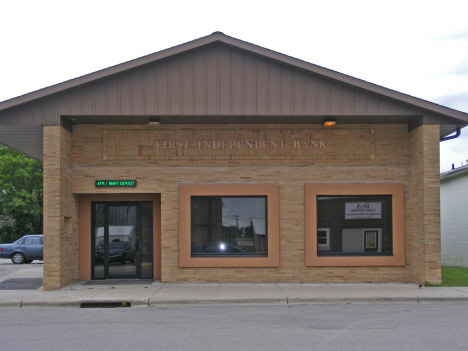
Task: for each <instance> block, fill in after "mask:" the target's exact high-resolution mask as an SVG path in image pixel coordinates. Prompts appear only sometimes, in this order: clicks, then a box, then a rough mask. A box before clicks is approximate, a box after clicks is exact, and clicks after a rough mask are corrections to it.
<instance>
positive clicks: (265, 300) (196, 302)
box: [148, 297, 288, 307]
mask: <svg viewBox="0 0 468 351" xmlns="http://www.w3.org/2000/svg"><path fill="white" fill-rule="evenodd" d="M215 304H269V305H273V304H275V305H287V304H288V299H287V298H286V297H285V298H263V297H262V298H250V297H248V298H218V299H217V298H208V299H196V300H195V299H179V300H171V299H165V300H162V299H155V298H151V299H149V303H148V306H149V307H154V306H162V305H215Z"/></svg>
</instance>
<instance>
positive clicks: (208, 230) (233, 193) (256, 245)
mask: <svg viewBox="0 0 468 351" xmlns="http://www.w3.org/2000/svg"><path fill="white" fill-rule="evenodd" d="M178 189H179V267H206V268H213V267H278V266H279V186H278V184H180V185H179V187H178Z"/></svg>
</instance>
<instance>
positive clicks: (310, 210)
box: [305, 183, 405, 267]
mask: <svg viewBox="0 0 468 351" xmlns="http://www.w3.org/2000/svg"><path fill="white" fill-rule="evenodd" d="M404 192H405V187H404V184H402V183H368V184H362V183H320V184H316V183H314V184H305V251H306V257H305V265H306V266H307V267H346V266H354V267H356V266H363V267H377V266H404V265H405V198H404ZM320 195H324V196H326V195H392V216H393V218H392V227H393V238H392V242H393V255H392V256H360V257H356V256H354V257H352V256H348V257H347V256H339V257H337V256H333V257H331V256H328V257H327V256H318V255H317V196H320Z"/></svg>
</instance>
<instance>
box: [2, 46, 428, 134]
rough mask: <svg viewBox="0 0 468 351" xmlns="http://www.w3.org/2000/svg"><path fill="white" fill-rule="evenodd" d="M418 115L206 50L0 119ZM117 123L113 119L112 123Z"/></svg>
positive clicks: (354, 91)
mask: <svg viewBox="0 0 468 351" xmlns="http://www.w3.org/2000/svg"><path fill="white" fill-rule="evenodd" d="M422 113H423V112H422V111H421V110H420V109H416V108H413V107H411V106H410V105H407V104H405V103H401V102H399V101H396V100H391V99H389V98H386V97H382V96H378V95H376V94H375V93H370V92H366V91H363V90H361V89H358V88H354V87H352V86H349V85H346V84H343V83H339V82H336V81H333V80H330V79H329V78H325V77H321V76H318V75H316V74H313V73H310V72H305V71H302V70H301V69H298V68H294V67H292V66H289V65H286V64H284V63H279V62H277V61H273V60H271V59H266V58H264V57H259V56H256V55H254V54H252V53H248V52H244V51H241V50H239V49H234V48H232V47H229V46H226V45H222V44H212V45H210V46H207V47H203V48H199V49H197V50H195V51H192V52H188V53H184V54H182V55H179V56H176V57H172V58H169V59H165V60H163V61H158V62H156V63H153V64H150V65H147V66H144V67H138V68H136V69H133V70H131V71H127V72H124V73H120V74H118V75H116V76H112V77H108V78H105V79H102V80H99V81H96V82H93V83H90V84H87V85H84V86H80V87H77V88H73V89H70V90H68V91H65V92H62V93H57V94H55V95H52V96H49V97H47V98H43V99H40V100H37V101H34V102H31V103H29V104H26V105H21V106H19V107H16V108H13V109H10V110H6V111H3V112H1V113H0V125H19V124H21V125H28V124H35V125H57V124H59V123H60V116H61V115H62V116H63V115H68V116H73V115H76V116H79V115H87V116H92V115H105V116H112V115H115V116H119V115H122V116H129V115H139V116H141V115H164V116H171V115H173V116H181V115H185V116H191V115H192V116H193V115H198V116H206V115H208V116H210V115H211V116H215V115H221V116H242V115H244V116H247V115H251V116H311V115H312V116H313V115H324V116H325V115H334V116H340V115H345V116H366V115H367V116H369V115H380V116H383V115H387V116H392V115H393V116H395V115H413V116H414V115H421V114H422ZM116 119H117V118H116Z"/></svg>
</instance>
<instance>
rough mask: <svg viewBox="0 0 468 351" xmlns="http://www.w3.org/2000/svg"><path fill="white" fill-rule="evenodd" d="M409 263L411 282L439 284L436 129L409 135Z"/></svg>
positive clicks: (426, 127)
mask: <svg viewBox="0 0 468 351" xmlns="http://www.w3.org/2000/svg"><path fill="white" fill-rule="evenodd" d="M410 167H411V176H410V203H409V205H410V206H409V207H410V209H411V215H410V217H409V223H410V231H409V233H408V234H409V237H408V238H409V241H410V243H411V245H410V260H411V279H412V281H414V282H419V283H423V282H424V281H428V282H430V283H432V284H439V283H441V281H442V280H441V279H442V278H441V258H440V176H439V126H438V125H436V126H421V127H419V128H417V129H415V130H413V131H412V132H411V133H410Z"/></svg>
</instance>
